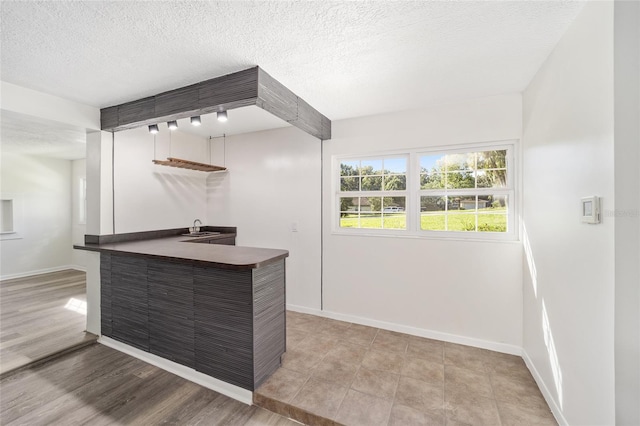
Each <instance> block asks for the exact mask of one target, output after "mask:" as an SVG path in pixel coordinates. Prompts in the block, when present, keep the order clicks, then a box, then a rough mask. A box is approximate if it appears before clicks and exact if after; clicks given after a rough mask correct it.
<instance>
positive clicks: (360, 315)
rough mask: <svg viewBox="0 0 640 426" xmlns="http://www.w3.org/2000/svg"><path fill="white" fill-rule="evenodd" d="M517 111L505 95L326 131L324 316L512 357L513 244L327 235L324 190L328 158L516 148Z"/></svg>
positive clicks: (517, 334) (516, 275)
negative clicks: (498, 145) (465, 147)
mask: <svg viewBox="0 0 640 426" xmlns="http://www.w3.org/2000/svg"><path fill="white" fill-rule="evenodd" d="M521 111H522V110H521V97H520V95H519V94H514V95H506V96H497V97H491V98H483V99H475V100H470V101H467V102H461V103H456V104H451V105H443V106H439V107H435V108H428V109H423V110H418V111H405V112H397V113H392V114H386V115H384V116H372V117H364V118H357V119H350V120H342V121H337V122H334V123H333V127H332V133H333V138H332V140H330V141H326V142H325V147H324V162H323V164H324V188H325V190H324V253H323V256H324V270H323V273H324V287H323V293H324V309H325V310H326V311H327V312H328V313H330V314H331V315H334V316H337V317H340V318H344V319H353V320H355V321H359V322H365V323H370V324H374V325H379V326H383V327H387V328H393V329H397V330H401V331H407V332H412V333H415V334H421V335H424V336H432V337H436V338H441V339H444V340H450V341H457V342H462V343H467V344H474V345H477V346H482V347H488V348H493V349H497V350H502V351H506V352H515V353H519V350H520V349H519V346H520V345H521V333H522V255H521V253H522V247H521V244H520V243H519V242H481V241H445V240H436V239H425V238H388V237H387V238H385V237H372V236H355V235H336V234H333V233H332V230H331V223H332V215H333V214H334V210H333V208H332V205H333V204H332V203H333V202H332V194H331V190H330V188H331V174H332V170H331V159H332V156H334V155H342V154H361V155H371V154H375V153H379V152H384V151H389V150H394V149H402V148H419V147H434V146H448V145H455V144H468V143H473V142H486V141H499V140H507V139H519V138H520V135H521V128H522V123H521V120H522V115H521ZM470 277H473V279H469V278H470Z"/></svg>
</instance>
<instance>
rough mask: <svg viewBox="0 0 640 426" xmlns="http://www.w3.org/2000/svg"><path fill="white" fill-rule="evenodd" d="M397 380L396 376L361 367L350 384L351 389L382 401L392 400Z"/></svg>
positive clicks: (398, 377) (397, 376)
mask: <svg viewBox="0 0 640 426" xmlns="http://www.w3.org/2000/svg"><path fill="white" fill-rule="evenodd" d="M399 379H400V376H399V375H398V374H393V373H388V372H386V371H377V370H368V369H366V368H364V367H361V368H360V369H359V370H358V373H357V374H356V377H355V379H354V380H353V383H352V384H351V389H354V390H357V391H359V392H362V393H366V394H368V395H373V396H377V397H379V398H382V399H389V400H393V398H394V396H395V394H396V388H397V387H398V380H399Z"/></svg>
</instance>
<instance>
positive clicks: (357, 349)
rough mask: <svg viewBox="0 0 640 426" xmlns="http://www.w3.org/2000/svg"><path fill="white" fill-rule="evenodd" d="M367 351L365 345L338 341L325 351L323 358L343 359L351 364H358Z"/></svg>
mask: <svg viewBox="0 0 640 426" xmlns="http://www.w3.org/2000/svg"><path fill="white" fill-rule="evenodd" d="M367 351H368V348H367V347H366V346H362V345H357V344H355V343H349V342H344V341H339V342H337V343H336V345H335V346H334V347H333V348H332V349H331V350H330V351H329V352H328V353H327V355H326V356H325V359H332V360H337V361H343V362H348V363H351V364H356V365H360V363H361V362H362V359H363V358H364V355H365V354H366V353H367Z"/></svg>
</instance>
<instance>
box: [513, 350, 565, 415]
mask: <svg viewBox="0 0 640 426" xmlns="http://www.w3.org/2000/svg"><path fill="white" fill-rule="evenodd" d="M522 359H524V363H525V364H526V365H527V368H528V369H529V371H530V372H531V375H532V376H533V379H534V380H535V381H536V383H537V384H538V388H540V392H542V396H543V397H544V399H545V401H547V404H548V405H549V408H551V413H553V416H554V417H555V418H556V421H557V422H558V424H559V425H560V426H566V425H568V424H569V422H567V419H565V418H564V416H563V415H562V410H561V409H560V407H558V404H557V403H556V400H555V399H554V398H553V396H552V394H551V392H550V391H549V388H548V387H547V385H546V383H545V382H544V380H542V376H541V375H540V373H539V372H538V370H537V369H536V366H535V365H534V363H533V361H532V360H531V358H529V354H527V351H525V350H524V349H522Z"/></svg>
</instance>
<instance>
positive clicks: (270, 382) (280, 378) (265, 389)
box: [256, 367, 308, 402]
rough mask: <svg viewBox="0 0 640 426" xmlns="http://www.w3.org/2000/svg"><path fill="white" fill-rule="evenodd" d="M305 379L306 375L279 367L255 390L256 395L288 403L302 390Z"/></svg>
mask: <svg viewBox="0 0 640 426" xmlns="http://www.w3.org/2000/svg"><path fill="white" fill-rule="evenodd" d="M307 378H308V376H307V375H306V374H302V373H298V372H295V371H293V370H288V369H286V368H283V367H280V368H279V369H278V370H276V372H275V373H273V374H272V375H271V377H269V378H268V379H267V381H266V382H264V383H263V384H262V385H261V386H260V387H259V388H258V389H257V390H256V393H259V394H261V395H264V396H267V397H269V398H273V399H277V400H278V401H283V402H290V401H291V400H292V399H293V397H294V396H295V395H296V394H297V393H298V392H299V391H300V389H302V386H303V385H304V384H305V382H306V381H307Z"/></svg>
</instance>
